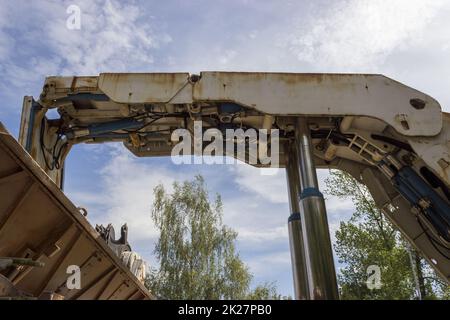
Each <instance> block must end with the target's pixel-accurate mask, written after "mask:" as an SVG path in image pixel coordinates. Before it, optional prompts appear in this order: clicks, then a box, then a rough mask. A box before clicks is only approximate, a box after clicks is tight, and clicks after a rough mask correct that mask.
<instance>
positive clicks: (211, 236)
mask: <svg viewBox="0 0 450 320" xmlns="http://www.w3.org/2000/svg"><path fill="white" fill-rule="evenodd" d="M154 194H155V202H154V204H153V209H152V215H151V216H152V219H153V222H154V223H155V225H156V227H157V229H158V230H159V232H160V236H159V239H158V241H157V243H156V245H155V249H154V252H155V255H156V258H157V259H158V261H159V269H155V270H153V271H152V272H151V274H150V275H149V277H148V279H147V281H146V285H147V287H148V288H149V289H150V290H151V291H152V292H153V293H155V294H156V295H157V296H160V297H163V298H166V299H245V298H274V297H276V296H277V295H276V288H275V287H274V286H273V285H271V286H268V285H262V286H258V287H257V288H256V290H255V291H254V292H249V291H250V290H249V285H250V281H251V279H252V275H251V273H250V272H249V270H248V267H247V266H246V265H245V264H244V263H243V262H242V260H241V259H240V257H239V254H238V253H237V252H236V248H235V240H236V237H237V233H236V232H234V231H233V230H231V229H230V228H229V227H227V226H225V225H223V223H222V201H221V199H220V196H219V195H217V196H216V198H215V200H214V201H213V202H212V203H211V202H210V200H209V196H208V192H207V191H206V188H205V184H204V180H203V178H202V177H201V176H197V177H195V179H194V180H193V181H185V182H183V183H181V184H180V183H174V184H173V192H172V194H168V193H167V192H166V190H165V189H164V187H163V186H162V185H158V186H157V187H156V188H155V189H154Z"/></svg>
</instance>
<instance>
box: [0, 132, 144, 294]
mask: <svg viewBox="0 0 450 320" xmlns="http://www.w3.org/2000/svg"><path fill="white" fill-rule="evenodd" d="M0 150H1V151H0V256H1V257H18V258H30V259H33V260H37V261H39V262H42V263H44V265H45V266H44V267H41V268H36V267H32V266H22V267H11V268H7V269H6V270H3V271H1V274H2V275H3V276H4V277H6V278H7V279H9V281H10V282H11V283H12V284H14V286H15V288H16V289H17V290H20V291H22V292H24V293H26V294H27V296H30V297H36V298H39V297H41V298H52V299H56V298H55V297H59V298H61V297H63V298H64V299H122V300H125V299H151V298H152V295H151V294H150V293H149V292H148V291H147V289H146V288H145V287H144V286H143V284H142V283H141V282H140V281H138V279H137V278H136V277H135V276H134V275H133V274H132V273H131V272H130V270H128V268H127V267H126V266H125V265H124V264H123V263H122V262H121V260H120V259H119V257H117V256H116V255H115V254H114V253H113V252H112V250H111V249H110V248H109V247H108V245H107V244H106V243H105V241H104V240H103V239H102V238H100V236H99V234H98V233H97V232H96V231H95V230H94V228H92V226H91V225H90V224H89V223H88V221H87V220H86V218H85V217H84V216H83V215H82V214H81V213H80V212H79V210H78V209H77V208H76V207H75V206H74V205H73V204H72V203H71V202H70V200H69V199H67V197H66V196H65V195H64V194H63V193H62V192H61V190H59V188H58V187H57V186H56V185H55V184H54V183H53V181H52V180H51V179H50V178H49V177H48V176H47V175H46V174H45V173H44V172H43V171H42V169H41V168H40V167H39V165H38V164H37V163H36V162H35V161H34V160H33V159H32V158H31V157H30V155H29V154H28V153H27V152H26V151H25V150H24V149H23V148H22V147H21V146H20V145H19V144H18V143H17V141H16V140H15V139H14V138H13V137H12V136H11V135H10V134H9V133H8V132H7V131H6V130H5V128H4V127H3V126H2V125H1V124H0ZM70 265H76V266H79V267H80V271H81V288H80V289H69V288H67V286H66V282H67V279H68V277H69V275H70V274H68V273H67V267H68V266H70Z"/></svg>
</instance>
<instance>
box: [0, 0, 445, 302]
mask: <svg viewBox="0 0 450 320" xmlns="http://www.w3.org/2000/svg"><path fill="white" fill-rule="evenodd" d="M71 4H75V5H78V6H79V7H80V8H81V29H80V30H69V29H67V28H66V19H67V17H68V14H67V13H66V9H67V7H68V6H69V5H71ZM449 17H450V2H448V1H441V0H435V1H434V0H429V1H418V0H396V1H387V0H358V1H356V0H347V1H322V0H319V1H283V0H279V1H262V0H260V1H256V0H240V1H238V0H228V1H221V0H216V1H211V0H209V1H206V0H205V1H202V0H192V1H169V0H168V1H164V2H163V1H131V2H125V1H115V0H110V1H92V0H90V1H88V0H80V1H75V0H74V1H38V0H36V1H25V0H22V1H21V0H16V1H8V0H0V74H1V77H0V98H1V100H0V101H1V107H0V120H1V121H2V122H3V123H4V124H5V125H6V126H7V128H8V129H9V130H10V132H11V133H12V134H14V135H15V136H16V137H17V134H18V126H19V119H20V112H21V104H22V98H23V96H24V95H33V96H35V97H38V95H39V93H40V89H41V87H42V84H43V82H44V78H45V76H47V75H75V74H78V75H96V74H98V73H100V72H114V71H117V72H126V71H138V72H155V71H167V72H169V71H184V72H191V73H197V72H199V71H202V70H237V71H256V70H257V71H284V72H348V73H351V72H358V73H382V74H385V75H387V76H389V77H391V78H394V79H396V80H398V81H401V82H403V83H405V84H407V85H410V86H412V87H414V88H416V89H419V90H421V91H423V92H426V93H428V94H430V95H431V96H433V97H434V98H436V99H437V100H438V101H439V102H440V103H441V105H442V107H443V109H444V110H448V108H447V106H448V105H449V102H450V94H449V85H450V59H449V57H450V32H449V30H450V19H449ZM198 173H200V174H202V175H203V176H204V177H205V179H206V183H207V185H208V187H209V188H210V190H211V193H215V192H218V193H220V194H222V196H223V202H224V220H225V223H227V224H228V225H229V226H231V227H233V228H234V229H236V230H237V231H238V232H239V236H238V242H237V246H238V249H239V251H240V254H241V256H242V258H243V260H244V261H245V262H246V263H247V264H248V265H249V267H250V269H251V271H252V272H253V274H254V275H255V278H254V284H257V283H261V282H265V281H269V282H272V281H276V282H277V285H278V287H279V291H280V292H281V293H283V294H290V295H293V290H292V280H291V279H292V274H291V267H290V256H289V247H288V238H287V225H286V221H287V217H288V205H287V195H286V185H285V184H286V183H285V176H284V172H283V171H282V170H280V172H279V173H278V174H277V175H275V176H269V177H267V176H262V175H261V174H260V172H259V170H258V169H254V168H251V167H248V166H244V165H235V166H230V165H221V166H220V165H215V166H207V165H204V166H199V165H197V166H175V165H173V164H172V163H171V161H170V159H166V158H145V159H138V158H135V157H133V156H132V155H131V154H130V153H128V152H126V151H125V150H124V148H123V147H121V145H117V144H111V145H100V146H93V145H80V146H77V147H76V148H74V149H73V151H72V153H71V154H70V156H69V159H68V161H67V177H66V185H65V191H66V193H67V194H68V196H69V197H70V198H71V199H72V201H73V202H74V203H75V204H76V205H80V206H85V207H87V208H88V210H89V219H90V221H91V223H93V224H95V223H103V224H107V223H109V222H113V223H114V224H115V226H116V228H118V226H119V225H120V224H122V223H124V222H128V225H129V229H130V237H131V239H130V240H131V244H132V245H133V247H134V249H135V250H136V251H138V252H140V253H141V254H142V255H143V256H144V257H145V258H146V259H147V260H148V261H149V262H150V264H154V262H155V261H154V258H153V256H152V250H153V245H154V241H155V239H156V237H157V234H156V232H155V230H154V228H153V226H152V223H151V221H150V214H149V212H150V207H151V203H152V189H153V187H154V186H155V185H156V184H158V183H163V184H165V185H167V186H168V187H169V186H170V184H171V183H172V182H173V181H175V180H182V179H190V178H192V177H193V176H194V175H196V174H198ZM326 174H327V173H326V171H320V172H319V176H320V180H321V181H322V184H323V179H324V177H325V176H326ZM327 208H328V215H329V221H330V226H331V229H332V233H333V232H334V231H335V230H336V228H337V226H338V224H339V221H341V220H345V219H347V218H348V217H349V215H350V214H351V212H352V210H353V209H352V205H351V203H350V202H349V201H340V200H337V199H333V198H330V199H328V200H327Z"/></svg>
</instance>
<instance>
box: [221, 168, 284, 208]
mask: <svg viewBox="0 0 450 320" xmlns="http://www.w3.org/2000/svg"><path fill="white" fill-rule="evenodd" d="M264 170H270V169H260V168H255V167H252V166H249V165H244V164H238V165H236V166H230V171H231V172H233V173H234V175H235V182H236V184H237V185H238V186H239V188H241V189H242V190H244V191H250V192H253V193H255V194H257V195H259V196H260V197H261V199H264V200H265V201H267V200H268V201H270V202H273V203H287V201H288V196H287V185H286V177H285V174H284V169H280V170H277V172H276V174H273V175H265V174H264V173H263V171H264Z"/></svg>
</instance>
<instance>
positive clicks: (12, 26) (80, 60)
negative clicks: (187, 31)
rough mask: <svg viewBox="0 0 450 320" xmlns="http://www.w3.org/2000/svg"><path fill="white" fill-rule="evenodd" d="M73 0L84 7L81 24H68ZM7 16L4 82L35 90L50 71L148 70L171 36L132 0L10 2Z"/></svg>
mask: <svg viewBox="0 0 450 320" xmlns="http://www.w3.org/2000/svg"><path fill="white" fill-rule="evenodd" d="M71 4H75V5H77V6H79V7H80V9H81V29H80V30H70V29H68V28H67V27H66V20H67V18H68V17H69V14H68V13H67V12H66V9H67V7H68V6H69V5H71ZM25 12H27V13H28V14H29V16H28V15H25ZM5 16H6V17H8V19H7V20H5V21H3V22H0V70H1V71H2V73H3V77H2V80H0V81H1V84H2V86H5V87H6V86H9V87H10V86H11V85H14V86H15V87H17V88H21V90H23V91H25V92H26V91H28V93H31V92H32V93H33V94H37V93H38V91H37V90H39V89H40V86H41V85H42V83H43V80H44V78H45V77H46V76H48V75H60V74H64V75H91V74H94V75H95V74H98V73H100V72H125V71H150V70H151V69H152V66H153V63H154V52H155V50H156V49H157V48H159V47H160V46H161V45H164V44H167V43H169V42H170V41H171V38H170V36H169V35H167V34H166V33H163V32H159V31H157V29H156V27H155V23H154V21H153V18H152V16H151V14H150V12H149V11H148V9H144V8H139V7H138V6H137V5H136V3H135V2H134V1H132V2H128V3H123V2H121V1H117V0H106V1H101V0H94V1H92V0H89V1H88V0H78V1H75V2H74V1H69V0H65V1H51V2H42V1H18V2H17V3H15V2H14V3H13V2H6V3H2V6H1V8H0V21H2V18H3V17H5ZM24 17H26V18H24ZM17 21H20V24H17V23H16V22H17ZM11 30H14V36H12V35H11V32H12V31H11ZM13 50H14V51H15V52H16V53H17V54H16V55H12V54H11V52H12V51H13ZM30 91H31V92H30Z"/></svg>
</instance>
